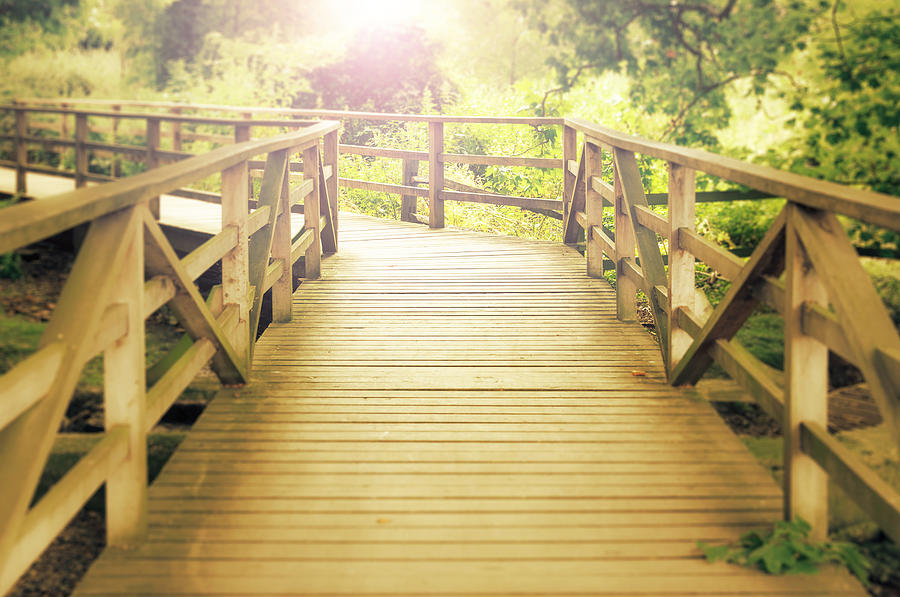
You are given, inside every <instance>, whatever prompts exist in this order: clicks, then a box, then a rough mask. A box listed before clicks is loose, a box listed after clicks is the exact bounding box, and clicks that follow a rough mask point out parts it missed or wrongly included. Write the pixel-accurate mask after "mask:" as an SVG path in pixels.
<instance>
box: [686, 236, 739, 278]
mask: <svg viewBox="0 0 900 597" xmlns="http://www.w3.org/2000/svg"><path fill="white" fill-rule="evenodd" d="M678 246H679V247H680V248H681V249H684V250H686V251H688V252H690V253H691V254H693V256H694V257H696V258H697V259H699V260H700V261H702V262H703V263H705V264H706V265H708V266H709V267H711V268H712V269H714V270H716V271H717V272H719V273H720V274H722V277H723V278H725V279H726V280H736V279H737V277H738V276H739V275H740V272H741V270H742V269H743V268H744V265H746V262H745V261H744V260H743V259H741V258H740V257H738V256H737V255H735V254H734V253H732V252H730V251H728V250H726V249H723V248H722V247H720V246H719V245H717V244H715V243H714V242H712V241H710V240H707V239H705V238H703V237H702V236H700V235H699V234H697V233H696V232H694V231H693V230H689V229H687V228H679V229H678Z"/></svg>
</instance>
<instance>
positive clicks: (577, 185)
mask: <svg viewBox="0 0 900 597" xmlns="http://www.w3.org/2000/svg"><path fill="white" fill-rule="evenodd" d="M584 160H585V152H584V150H582V152H581V159H579V161H578V173H577V174H576V176H575V179H574V180H573V181H571V183H572V184H571V189H570V191H569V193H568V194H567V195H565V201H566V205H565V209H564V210H563V243H565V244H567V245H574V244H576V243H578V242H579V241H580V240H581V239H582V238H583V236H584V229H582V228H580V227H579V226H578V222H577V219H576V215H577V214H578V212H583V211H584V201H585V193H586V185H585V182H584V180H585V178H584V177H585V163H584ZM567 180H568V179H567Z"/></svg>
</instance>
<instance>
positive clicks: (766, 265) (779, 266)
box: [670, 210, 785, 385]
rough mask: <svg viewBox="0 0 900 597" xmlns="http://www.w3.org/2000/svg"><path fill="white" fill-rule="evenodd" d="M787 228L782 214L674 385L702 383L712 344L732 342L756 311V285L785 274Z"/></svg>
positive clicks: (679, 367)
mask: <svg viewBox="0 0 900 597" xmlns="http://www.w3.org/2000/svg"><path fill="white" fill-rule="evenodd" d="M784 228H785V212H784V211H783V210H782V212H781V214H780V215H779V216H778V217H777V218H776V219H775V222H774V223H773V224H772V227H771V228H769V230H768V232H766V235H765V236H764V237H763V239H762V241H761V242H760V244H759V245H758V246H757V247H756V249H755V250H754V251H753V255H751V256H750V260H749V262H748V263H747V265H745V266H744V268H743V269H742V270H741V271H740V274H739V275H738V277H737V278H735V280H734V281H733V282H732V284H731V287H730V288H729V289H728V292H727V293H726V294H725V297H724V298H723V299H722V301H721V302H720V303H719V306H718V307H716V310H715V312H714V313H713V314H712V316H711V317H710V318H709V320H708V321H707V322H706V324H705V325H704V326H703V330H702V332H701V333H700V334H699V335H698V336H697V337H696V338H694V343H693V344H691V346H690V348H688V350H687V352H686V353H685V355H684V358H682V359H681V361H679V363H678V364H677V365H676V366H675V369H674V370H673V371H672V374H671V379H670V381H671V382H672V383H673V384H676V385H680V384H684V383H693V382H696V380H697V379H699V377H700V375H702V373H703V371H705V370H706V368H707V367H708V366H709V364H710V362H711V357H710V356H709V354H708V353H707V349H708V347H709V344H710V343H712V342H713V341H715V340H718V339H719V338H725V339H730V338H731V337H732V336H733V335H734V334H735V333H736V332H737V330H738V329H739V328H740V327H741V326H742V325H743V324H744V322H745V321H746V320H747V318H748V317H749V316H750V314H751V313H752V311H753V309H754V308H755V306H756V302H757V301H756V299H755V297H754V296H753V286H754V284H753V283H754V282H755V281H756V280H758V279H760V278H764V277H765V276H774V277H777V276H778V275H780V274H781V272H782V271H783V270H784V251H783V248H784ZM680 234H681V230H680V229H679V235H680Z"/></svg>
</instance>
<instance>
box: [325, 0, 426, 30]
mask: <svg viewBox="0 0 900 597" xmlns="http://www.w3.org/2000/svg"><path fill="white" fill-rule="evenodd" d="M344 4H345V7H346V10H345V12H344V14H343V15H342V17H343V18H344V19H346V25H349V26H350V27H352V28H354V29H355V28H378V27H386V26H390V25H400V24H413V23H416V22H417V21H419V20H420V19H421V17H422V13H423V6H425V5H427V4H428V3H426V2H423V1H422V0H348V1H346V2H345V3H344Z"/></svg>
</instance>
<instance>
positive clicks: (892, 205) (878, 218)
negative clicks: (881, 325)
mask: <svg viewBox="0 0 900 597" xmlns="http://www.w3.org/2000/svg"><path fill="white" fill-rule="evenodd" d="M565 120H566V126H570V127H572V128H573V129H575V130H577V131H579V132H581V133H583V134H585V135H586V136H588V137H590V138H592V139H596V140H597V141H598V142H600V143H601V144H606V145H609V146H610V147H616V148H619V149H623V150H625V151H630V152H634V153H641V154H644V155H649V156H652V157H655V158H659V159H662V160H666V161H668V162H670V163H673V164H678V165H679V166H683V167H685V168H692V169H694V170H699V171H702V172H706V173H707V174H712V175H714V176H719V177H721V178H724V179H726V180H730V181H732V182H736V183H738V184H742V185H745V186H748V187H750V188H752V189H757V190H759V191H762V192H764V193H769V194H770V195H772V196H773V197H783V198H785V199H789V200H790V201H792V202H795V203H799V204H802V205H806V206H809V207H814V208H817V209H827V210H829V211H834V212H837V213H840V214H843V215H846V216H850V217H853V218H857V219H859V220H863V221H865V222H869V223H871V224H875V225H877V226H883V227H884V228H891V229H894V230H900V201H898V200H897V198H896V197H891V196H890V195H884V194H882V193H876V192H873V191H864V190H861V189H854V188H852V187H848V186H846V185H841V184H837V183H833V182H829V181H826V180H818V179H815V178H810V177H808V176H801V175H800V174H794V173H792V172H785V171H784V170H776V169H775V168H770V167H768V166H761V165H759V164H752V163H750V162H743V161H741V160H737V159H734V158H729V157H725V156H720V155H717V154H714V153H710V152H708V151H703V150H700V149H690V148H686V147H679V146H677V145H671V144H668V143H661V142H658V141H650V140H647V139H642V138H640V137H636V136H634V135H628V134H626V133H620V132H618V131H615V130H613V129H610V128H607V127H604V126H600V125H597V124H593V123H591V122H588V121H586V120H582V119H580V118H566V119H565Z"/></svg>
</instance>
